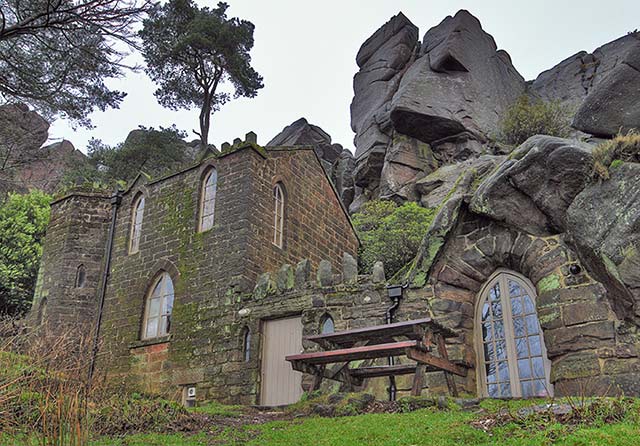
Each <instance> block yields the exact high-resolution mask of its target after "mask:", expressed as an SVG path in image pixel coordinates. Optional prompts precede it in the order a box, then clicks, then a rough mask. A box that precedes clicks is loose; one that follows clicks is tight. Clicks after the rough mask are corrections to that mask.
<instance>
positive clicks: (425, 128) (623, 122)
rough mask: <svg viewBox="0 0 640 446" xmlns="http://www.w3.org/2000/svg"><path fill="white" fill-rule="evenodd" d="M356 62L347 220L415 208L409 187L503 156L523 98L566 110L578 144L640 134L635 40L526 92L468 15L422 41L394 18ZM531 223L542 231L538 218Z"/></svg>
mask: <svg viewBox="0 0 640 446" xmlns="http://www.w3.org/2000/svg"><path fill="white" fill-rule="evenodd" d="M356 61H357V63H358V66H359V68H360V70H359V71H358V73H357V74H356V75H355V77H354V83H353V86H354V97H353V101H352V103H351V127H352V129H353V131H354V132H355V133H356V135H355V139H354V141H355V145H356V168H355V172H354V176H355V184H356V198H355V200H354V202H353V204H352V206H351V211H352V212H354V211H356V210H357V209H358V207H359V206H360V205H361V204H362V203H364V202H365V201H367V200H369V199H373V198H391V199H394V200H396V201H404V200H419V199H420V193H419V192H418V191H417V190H416V186H415V184H416V183H417V182H418V181H420V180H421V179H422V178H424V177H426V176H427V175H429V174H431V173H432V172H433V171H434V170H435V169H437V168H438V167H441V166H443V165H448V164H455V163H459V162H461V161H465V160H468V159H472V158H477V157H479V156H482V155H485V154H489V155H504V154H508V153H509V151H510V148H509V147H503V146H500V145H499V144H497V143H496V141H495V140H494V139H495V138H496V136H497V135H498V134H499V130H500V121H501V120H502V119H503V117H504V114H505V111H506V110H507V109H508V107H509V106H511V105H512V104H513V103H514V102H515V101H516V99H517V98H518V97H520V96H522V95H529V96H531V97H533V98H535V99H543V100H546V101H559V102H560V103H562V104H563V105H564V106H566V108H567V110H569V111H570V112H571V113H570V118H571V120H572V126H573V127H574V129H575V130H576V132H575V135H574V136H575V137H576V138H578V137H584V138H585V139H588V138H590V137H591V136H595V137H599V138H601V137H610V136H612V135H615V134H616V133H618V132H620V131H622V132H626V131H628V130H630V129H634V128H640V33H637V32H635V33H630V34H629V35H627V36H624V37H621V38H619V39H617V40H615V41H613V42H610V43H607V44H606V45H603V46H601V47H600V48H598V49H596V50H595V51H594V52H593V53H591V54H590V53H587V52H585V51H581V52H579V53H577V54H575V55H573V56H571V57H569V58H567V59H566V60H564V61H562V62H560V63H559V64H558V65H556V66H555V67H553V68H551V69H549V70H547V71H545V72H543V73H541V74H540V75H539V76H538V77H537V78H536V79H535V80H534V81H532V82H530V83H529V85H527V83H525V81H524V79H523V78H522V76H521V75H520V74H519V73H518V72H517V70H516V68H514V66H513V64H512V63H511V59H510V57H509V55H508V54H507V53H506V52H505V51H504V50H499V49H498V47H497V45H496V43H495V41H494V39H493V38H492V37H491V35H489V34H488V33H486V32H485V31H484V30H483V29H482V26H481V24H480V22H479V21H478V19H477V18H475V17H474V16H473V15H471V14H470V13H469V12H468V11H465V10H461V11H459V12H458V13H456V14H455V15H454V16H449V17H447V18H445V19H444V20H443V21H442V22H441V23H440V24H438V25H437V26H435V27H433V28H431V29H430V30H428V31H427V32H426V34H425V35H424V38H423V40H422V42H420V41H419V40H418V28H417V27H416V26H415V25H414V24H413V23H411V21H410V20H409V19H408V18H407V17H405V16H404V15H403V14H402V13H400V14H398V15H396V16H394V17H392V18H391V20H390V21H389V22H387V23H386V24H384V25H383V26H382V27H381V28H380V29H378V30H377V31H376V32H375V33H374V34H373V35H372V36H371V37H370V38H369V39H367V40H366V41H365V42H364V44H363V45H362V47H361V48H360V51H359V52H358V55H357V57H356ZM503 169H506V167H503ZM505 193H508V190H505ZM511 198H513V197H511ZM539 217H540V216H539ZM534 221H535V219H534ZM551 223H552V226H555V227H558V224H559V223H558V222H551ZM532 224H533V225H534V226H538V227H540V225H542V226H544V225H545V224H546V223H544V222H543V219H542V217H540V218H539V219H538V221H536V222H532Z"/></svg>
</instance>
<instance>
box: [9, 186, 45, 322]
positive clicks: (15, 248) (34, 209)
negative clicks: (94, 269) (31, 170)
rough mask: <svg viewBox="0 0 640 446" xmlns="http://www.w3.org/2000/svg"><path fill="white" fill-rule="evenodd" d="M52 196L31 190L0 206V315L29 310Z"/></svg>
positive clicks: (10, 195)
mask: <svg viewBox="0 0 640 446" xmlns="http://www.w3.org/2000/svg"><path fill="white" fill-rule="evenodd" d="M50 201H51V197H50V196H49V195H47V194H45V193H44V192H40V191H37V190H33V191H31V192H30V193H28V194H25V195H20V194H9V196H8V198H7V199H6V201H5V202H4V203H2V204H0V315H2V314H9V315H21V314H24V313H26V312H27V311H28V310H29V308H31V300H32V298H33V292H34V289H35V285H36V278H37V275H38V266H39V264H40V257H41V256H42V241H43V239H44V234H45V231H46V229H47V225H48V223H49V212H50V207H49V202H50Z"/></svg>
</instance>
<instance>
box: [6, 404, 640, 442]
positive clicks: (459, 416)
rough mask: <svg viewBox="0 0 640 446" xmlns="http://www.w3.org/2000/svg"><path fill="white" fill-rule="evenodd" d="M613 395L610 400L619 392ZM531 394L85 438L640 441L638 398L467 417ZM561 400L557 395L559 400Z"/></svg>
mask: <svg viewBox="0 0 640 446" xmlns="http://www.w3.org/2000/svg"><path fill="white" fill-rule="evenodd" d="M603 401H604V402H605V403H606V402H607V401H609V402H612V404H613V407H619V406H615V403H616V401H618V400H603ZM545 402H546V401H544V400H537V401H525V400H514V401H509V402H505V401H496V400H485V401H483V402H482V403H481V408H482V411H481V412H478V411H471V412H468V411H462V410H460V409H459V408H456V407H452V408H451V409H449V410H442V409H437V408H428V409H422V410H417V411H415V412H409V413H393V414H366V415H358V416H348V417H336V418H321V417H300V418H293V419H292V420H287V421H274V422H269V423H265V424H257V425H256V424H254V425H244V426H238V427H233V426H230V427H225V428H223V427H222V426H220V425H218V426H216V425H215V424H213V422H212V425H211V426H210V427H209V426H208V427H207V428H206V429H204V430H203V431H202V432H200V433H197V434H180V433H171V434H159V433H145V434H133V435H126V436H123V437H110V438H108V437H103V438H100V439H96V440H93V441H92V442H91V443H90V446H143V445H145V446H147V445H151V446H154V445H158V446H160V445H162V446H166V445H168V446H210V445H216V446H217V445H226V446H240V445H247V446H290V445H295V446H360V445H376V446H410V445H414V446H423V445H424V446H465V445H480V446H483V445H484V446H547V445H549V446H550V445H554V446H556V445H557V446H596V445H603V446H605V445H606V446H638V445H640V401H638V400H635V401H630V402H627V403H625V406H624V407H625V409H624V412H622V414H621V415H620V414H618V415H617V416H616V418H614V419H617V420H619V421H616V422H610V423H608V422H606V421H605V420H606V419H609V420H610V419H612V418H611V416H612V414H613V413H614V412H613V411H611V410H609V409H607V408H608V407H610V406H608V405H606V404H603V405H600V406H599V407H604V409H602V410H601V411H600V412H598V413H599V414H601V415H602V416H597V417H595V418H593V419H592V421H590V422H589V423H583V424H570V423H569V424H560V423H558V422H555V421H545V420H546V417H545V415H544V414H539V415H533V416H529V417H526V418H521V417H516V421H511V422H508V423H506V424H502V425H498V426H494V427H492V428H491V429H490V430H489V431H488V432H487V431H485V430H482V429H480V428H479V427H476V426H475V425H473V424H472V422H474V421H477V420H479V419H486V418H490V419H493V418H495V417H492V415H494V414H499V413H500V414H504V413H509V414H512V415H515V414H516V413H517V412H518V410H519V409H521V408H524V407H527V406H531V405H533V404H541V403H545ZM558 402H562V401H558ZM197 411H198V412H200V413H205V414H207V415H211V416H216V415H219V416H224V417H234V416H240V415H241V414H242V412H244V408H243V407H242V406H223V405H219V404H210V405H207V406H204V407H201V408H198V409H197ZM0 444H2V445H7V446H13V445H31V444H37V443H33V442H31V443H30V442H29V441H28V439H26V438H25V437H19V438H18V437H2V436H1V435H0Z"/></svg>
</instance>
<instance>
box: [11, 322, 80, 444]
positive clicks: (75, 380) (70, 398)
mask: <svg viewBox="0 0 640 446" xmlns="http://www.w3.org/2000/svg"><path fill="white" fill-rule="evenodd" d="M16 327H17V324H16V322H15V321H12V320H4V321H2V322H0V431H2V432H5V433H24V434H28V435H30V436H31V437H32V438H34V437H35V438H37V440H38V443H39V444H42V445H43V446H44V445H52V446H58V445H60V446H62V445H65V446H79V445H84V444H87V442H88V438H89V419H88V401H89V393H90V392H91V391H92V389H90V388H89V383H88V382H87V370H88V364H89V360H90V354H91V347H92V345H91V342H90V339H91V338H90V337H89V336H87V337H83V336H78V333H82V332H83V331H82V330H78V329H75V330H71V329H69V330H61V331H59V330H56V333H55V335H54V334H53V332H52V330H49V329H48V328H47V327H42V328H41V329H39V330H38V331H35V332H32V333H24V332H23V331H21V330H20V329H19V328H16Z"/></svg>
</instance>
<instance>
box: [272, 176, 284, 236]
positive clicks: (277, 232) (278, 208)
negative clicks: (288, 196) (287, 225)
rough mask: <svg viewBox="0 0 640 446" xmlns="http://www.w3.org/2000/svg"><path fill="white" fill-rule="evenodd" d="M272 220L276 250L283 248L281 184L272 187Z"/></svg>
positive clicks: (282, 188)
mask: <svg viewBox="0 0 640 446" xmlns="http://www.w3.org/2000/svg"><path fill="white" fill-rule="evenodd" d="M273 203H274V208H275V209H274V219H273V244H274V245H276V246H277V247H278V248H282V247H283V246H284V206H285V195H284V187H282V183H277V184H276V185H275V186H274V187H273Z"/></svg>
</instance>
